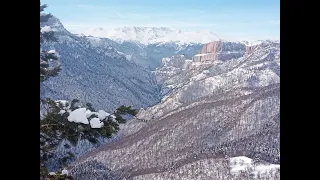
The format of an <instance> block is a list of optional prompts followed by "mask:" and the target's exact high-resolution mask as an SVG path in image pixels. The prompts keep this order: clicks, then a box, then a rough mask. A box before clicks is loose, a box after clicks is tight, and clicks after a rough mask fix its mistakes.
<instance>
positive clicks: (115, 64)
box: [40, 17, 159, 111]
mask: <svg viewBox="0 0 320 180" xmlns="http://www.w3.org/2000/svg"><path fill="white" fill-rule="evenodd" d="M40 25H41V26H48V27H51V29H53V30H54V31H56V32H55V34H56V37H57V38H58V42H54V43H46V44H44V45H43V46H42V47H43V48H44V49H46V50H50V49H55V50H56V51H57V52H58V53H59V54H60V56H61V65H62V71H61V72H60V74H59V75H58V76H57V77H53V78H50V79H49V80H47V81H45V82H43V83H41V84H40V95H41V96H42V97H50V98H53V99H66V100H71V99H74V98H77V99H79V100H81V101H82V102H90V103H92V104H93V105H94V107H96V108H99V109H105V110H107V111H113V110H114V109H115V108H116V107H118V106H120V105H132V106H134V107H146V106H150V105H153V104H155V103H157V102H158V101H159V96H158V94H159V87H158V85H157V83H156V80H155V77H154V75H153V74H152V73H151V72H150V71H147V70H146V69H144V68H142V67H140V66H138V65H136V64H135V63H133V62H130V61H128V60H127V59H126V57H125V55H123V54H121V53H119V52H118V51H117V50H115V49H114V48H113V47H112V46H103V47H99V46H95V45H93V44H92V42H91V40H90V39H89V38H87V37H79V36H76V35H73V34H71V33H70V32H68V31H67V30H66V29H65V28H64V27H63V25H62V24H61V23H60V21H59V20H58V19H57V18H54V17H53V18H51V19H49V22H48V23H46V24H40ZM109 42H110V43H112V41H111V40H109ZM114 43H115V42H114Z"/></svg>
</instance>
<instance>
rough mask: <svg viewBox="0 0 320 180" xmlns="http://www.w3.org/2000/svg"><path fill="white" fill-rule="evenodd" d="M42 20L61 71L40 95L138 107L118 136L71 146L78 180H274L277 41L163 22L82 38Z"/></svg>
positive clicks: (107, 106) (104, 106) (94, 32)
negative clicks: (230, 37)
mask: <svg viewBox="0 0 320 180" xmlns="http://www.w3.org/2000/svg"><path fill="white" fill-rule="evenodd" d="M42 26H49V27H51V28H52V29H54V30H55V31H56V36H57V37H58V39H59V41H58V42H54V43H47V44H45V45H44V46H43V48H45V49H46V50H50V49H55V50H56V51H57V52H58V53H59V54H60V56H61V64H62V68H63V69H62V71H61V73H60V74H59V75H58V76H57V77H53V78H51V79H49V80H48V81H45V82H43V83H41V88H40V91H41V96H43V97H51V98H53V99H67V100H71V99H73V98H77V99H80V100H81V101H85V102H91V103H92V104H93V105H94V106H95V107H97V108H99V109H105V110H107V111H112V110H113V109H114V108H115V107H117V106H119V105H122V104H126V105H133V106H134V107H137V108H143V109H140V111H139V113H138V115H137V118H135V119H133V120H130V121H129V122H128V123H127V124H125V125H124V126H122V127H121V130H120V132H119V133H118V134H117V135H116V137H115V139H113V140H109V141H108V140H105V139H104V140H101V144H104V145H101V144H99V145H92V144H90V143H89V142H86V141H80V142H79V144H78V145H77V146H76V147H72V148H71V149H70V151H72V152H73V153H74V154H75V156H76V157H77V160H76V162H74V163H73V164H72V165H71V166H70V168H69V170H70V173H71V174H72V175H74V176H75V178H76V179H95V178H96V179H159V180H162V179H179V178H180V179H183V178H185V179H194V180H196V179H208V180H209V179H210V180H211V179H217V180H219V179H246V178H247V179H250V178H251V179H259V176H262V179H266V178H271V179H279V173H280V171H279V168H280V165H279V164H280V147H279V145H280V138H279V137H280V123H279V122H280V91H279V90H280V42H278V41H255V42H234V41H226V40H221V39H220V38H218V37H216V36H215V35H214V34H213V33H209V32H206V33H203V32H199V33H190V32H182V31H179V30H172V29H169V28H139V27H129V28H120V29H119V28H118V29H117V28H115V29H113V30H105V29H102V28H99V29H95V30H91V31H88V32H87V33H86V34H85V35H83V34H82V35H79V34H72V33H70V32H68V31H67V30H66V29H65V28H64V27H63V25H62V24H61V23H60V21H59V20H58V19H57V18H52V19H51V20H49V22H48V23H46V24H43V25H42ZM188 33H189V34H188ZM88 35H91V36H88ZM97 36H98V37H97ZM100 145H101V146H100ZM96 146H100V147H99V148H96ZM89 150H92V151H90V152H88V151H89ZM58 151H59V153H65V150H64V149H63V145H62V144H61V147H59V148H58V150H57V152H58ZM85 153H87V154H85ZM244 156H245V157H244ZM239 169H240V170H239ZM241 170H245V173H244V172H242V171H241ZM259 173H260V175H259ZM261 173H262V175H261Z"/></svg>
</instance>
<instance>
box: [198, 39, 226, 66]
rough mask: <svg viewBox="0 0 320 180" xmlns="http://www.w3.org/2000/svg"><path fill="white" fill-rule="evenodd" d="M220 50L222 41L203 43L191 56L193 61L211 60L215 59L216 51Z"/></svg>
mask: <svg viewBox="0 0 320 180" xmlns="http://www.w3.org/2000/svg"><path fill="white" fill-rule="evenodd" d="M221 50H222V42H221V41H214V42H210V43H208V44H205V45H203V46H202V48H201V49H200V52H199V54H197V55H195V56H194V57H193V60H194V61H195V62H212V61H214V60H216V59H217V52H219V51H221Z"/></svg>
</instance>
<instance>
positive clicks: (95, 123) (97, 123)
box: [90, 118, 104, 128]
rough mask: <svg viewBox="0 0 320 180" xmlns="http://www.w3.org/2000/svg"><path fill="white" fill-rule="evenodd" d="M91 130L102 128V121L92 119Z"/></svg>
mask: <svg viewBox="0 0 320 180" xmlns="http://www.w3.org/2000/svg"><path fill="white" fill-rule="evenodd" d="M90 125H91V128H101V127H102V126H103V125H104V124H103V122H101V121H100V119H99V118H92V119H91V120H90Z"/></svg>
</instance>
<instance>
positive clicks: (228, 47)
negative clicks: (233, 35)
mask: <svg viewBox="0 0 320 180" xmlns="http://www.w3.org/2000/svg"><path fill="white" fill-rule="evenodd" d="M244 53H245V45H244V44H242V43H237V42H226V41H214V42H210V43H208V44H205V45H203V47H202V48H201V50H200V52H199V54H196V55H195V56H194V57H193V61H195V62H204V63H206V62H207V63H210V62H213V61H215V60H217V59H219V60H230V59H236V58H239V57H241V56H243V54H244Z"/></svg>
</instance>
